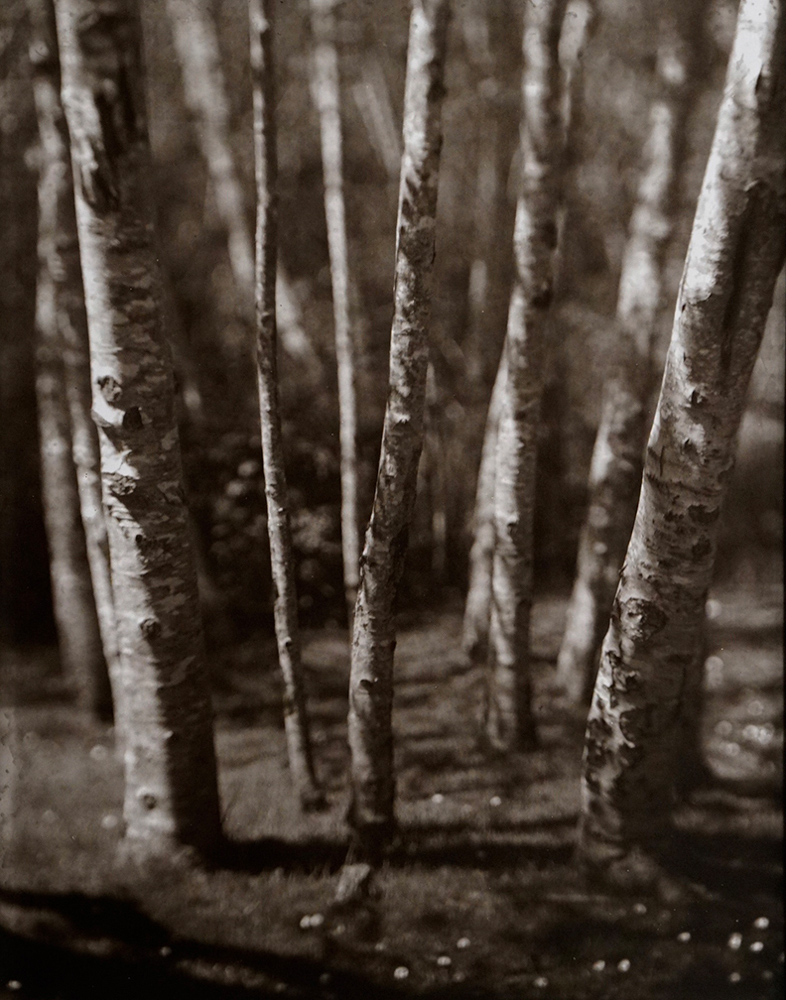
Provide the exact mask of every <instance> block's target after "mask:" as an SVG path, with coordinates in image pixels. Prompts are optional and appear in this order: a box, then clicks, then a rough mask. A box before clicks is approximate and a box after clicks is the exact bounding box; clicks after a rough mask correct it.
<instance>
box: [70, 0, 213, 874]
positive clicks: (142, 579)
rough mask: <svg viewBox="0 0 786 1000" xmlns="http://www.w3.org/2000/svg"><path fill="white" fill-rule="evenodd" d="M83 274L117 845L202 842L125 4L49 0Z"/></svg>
mask: <svg viewBox="0 0 786 1000" xmlns="http://www.w3.org/2000/svg"><path fill="white" fill-rule="evenodd" d="M55 11H56V14H57V31H58V40H59V43H60V54H61V69H62V77H63V105H64V108H65V113H66V117H67V120H68V127H69V132H70V135H71V154H72V161H73V171H74V180H75V189H76V215H77V226H78V231H79V246H80V255H81V259H82V271H83V276H84V283H85V298H86V305H87V319H88V329H89V334H90V362H91V373H92V380H93V416H94V420H95V422H96V424H97V425H98V428H99V441H100V448H101V472H102V481H103V493H104V501H105V507H106V517H107V530H108V535H109V549H110V558H111V565H112V583H113V592H114V597H115V613H116V619H117V630H118V642H119V648H120V658H121V663H120V671H119V673H120V687H121V695H120V699H119V705H118V708H119V711H120V723H121V729H122V732H123V738H124V763H125V801H124V810H123V812H124V818H125V824H126V841H125V843H126V847H127V849H128V850H129V852H130V853H132V854H135V855H138V856H140V857H145V856H148V855H153V854H163V855H169V854H171V853H172V851H173V850H174V849H175V848H176V847H178V846H179V845H185V846H189V847H194V848H197V849H203V850H207V849H210V848H212V847H214V846H215V845H216V844H217V842H218V839H219V834H220V819H219V809H218V788H217V779H216V761H215V752H214V747H213V732H212V713H211V705H210V692H209V689H208V682H207V676H206V671H205V657H204V644H203V637H202V627H201V621H200V617H199V604H198V596H197V583H196V574H195V572H194V565H193V560H192V556H191V551H190V547H189V535H188V515H187V508H186V503H185V496H184V489H183V474H182V468H181V458H180V444H179V438H178V431H177V424H176V421H175V413H174V385H173V378H172V363H171V357H170V352H169V345H168V344H167V342H166V337H165V331H164V330H163V323H162V312H163V311H162V295H161V283H160V276H159V273H158V266H157V252H156V246H155V233H154V227H153V221H152V209H151V206H150V190H151V170H150V151H149V141H148V134H147V123H146V117H145V102H144V96H143V77H142V64H141V27H140V23H139V12H138V9H137V6H136V4H135V3H131V2H127V0H105V2H104V3H102V4H101V6H100V7H99V8H96V6H95V5H94V4H93V3H91V2H89V0H57V2H56V4H55Z"/></svg>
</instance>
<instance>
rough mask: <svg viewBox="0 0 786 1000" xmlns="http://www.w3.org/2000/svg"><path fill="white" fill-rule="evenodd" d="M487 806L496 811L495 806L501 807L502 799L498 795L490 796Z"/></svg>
mask: <svg viewBox="0 0 786 1000" xmlns="http://www.w3.org/2000/svg"><path fill="white" fill-rule="evenodd" d="M489 805H490V806H493V807H494V808H495V809H496V808H497V806H501V805H502V799H501V798H500V797H499V795H492V796H491V798H490V799H489Z"/></svg>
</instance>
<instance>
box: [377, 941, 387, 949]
mask: <svg viewBox="0 0 786 1000" xmlns="http://www.w3.org/2000/svg"><path fill="white" fill-rule="evenodd" d="M386 948H387V944H385V942H384V941H377V943H376V944H375V945H374V951H385V949H386Z"/></svg>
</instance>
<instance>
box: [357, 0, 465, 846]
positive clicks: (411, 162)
mask: <svg viewBox="0 0 786 1000" xmlns="http://www.w3.org/2000/svg"><path fill="white" fill-rule="evenodd" d="M448 13H449V5H448V3H447V0H414V3H413V7H412V17H411V21H410V31H409V49H408V56H407V78H406V89H405V96H404V127H403V132H404V155H403V159H402V164H401V186H400V189H399V209H398V226H397V245H396V268H395V284H394V304H395V305H394V308H395V311H394V317H393V324H392V329H391V342H390V388H389V395H388V401H387V408H386V411H385V423H384V431H383V437H382V452H381V455H380V462H379V472H378V476H377V487H376V493H375V496H374V505H373V510H372V514H371V520H370V522H369V526H368V530H367V532H366V540H365V547H364V550H363V556H362V559H361V572H360V587H359V591H358V600H357V605H356V607H355V617H354V629H353V637H352V665H351V672H350V688H349V745H350V750H351V755H352V763H351V780H352V805H351V811H350V821H351V824H352V827H353V831H354V837H353V849H352V852H351V853H352V854H353V856H354V857H355V859H356V860H358V859H359V860H360V862H361V863H364V862H367V861H374V860H375V859H376V858H377V857H378V851H379V849H380V848H381V847H382V846H383V845H384V843H385V841H386V840H387V839H388V837H389V836H390V834H391V832H392V830H393V828H394V773H393V736H392V731H391V708H392V700H393V652H394V649H395V645H396V632H395V624H394V617H393V602H394V598H395V594H396V588H397V585H398V581H399V579H400V577H401V572H402V569H403V565H404V556H405V554H406V550H407V535H408V528H409V523H410V520H411V517H412V510H413V507H414V503H415V490H416V483H417V471H418V460H419V458H420V451H421V448H422V444H423V425H424V411H425V396H426V374H427V369H428V340H429V338H428V325H429V316H430V303H431V289H430V279H431V274H432V268H433V261H434V252H435V242H434V241H435V228H436V206H437V182H438V176H439V153H440V147H441V142H442V126H441V107H442V97H443V94H444V85H443V80H444V64H445V47H446V38H447V24H448Z"/></svg>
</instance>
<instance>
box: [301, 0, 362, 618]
mask: <svg viewBox="0 0 786 1000" xmlns="http://www.w3.org/2000/svg"><path fill="white" fill-rule="evenodd" d="M310 3H311V25H312V32H313V36H314V51H313V58H312V67H313V70H312V73H313V75H312V80H311V90H312V94H313V97H314V103H315V104H316V106H317V111H318V113H319V132H320V139H321V143H322V173H323V177H324V185H325V219H326V222H327V237H328V252H329V254H330V278H331V282H332V287H333V325H334V333H335V341H336V364H337V368H338V410H339V444H340V451H341V551H342V556H343V564H344V593H345V596H346V601H347V609H348V613H349V622H350V627H351V625H352V612H353V610H354V607H355V599H356V597H357V589H358V574H359V560H360V539H359V529H358V477H357V398H356V395H357V394H356V391H355V344H354V337H353V330H352V322H351V310H350V281H351V278H350V270H349V248H348V246H347V223H346V210H345V204H344V176H343V162H342V156H343V154H342V145H343V141H342V134H341V131H342V130H341V88H340V79H339V64H338V50H337V48H336V17H335V11H334V7H335V0H310Z"/></svg>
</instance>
